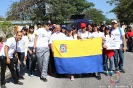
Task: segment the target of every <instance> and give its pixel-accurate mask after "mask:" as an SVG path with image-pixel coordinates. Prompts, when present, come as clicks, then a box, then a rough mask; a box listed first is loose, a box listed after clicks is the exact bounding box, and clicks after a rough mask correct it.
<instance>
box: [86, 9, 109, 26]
mask: <svg viewBox="0 0 133 88" xmlns="http://www.w3.org/2000/svg"><path fill="white" fill-rule="evenodd" d="M102 13H103V12H102V11H101V10H98V9H96V8H91V9H88V10H86V11H84V14H85V15H88V16H89V17H90V18H91V20H92V21H93V22H95V23H97V24H99V23H100V22H103V21H106V20H107V18H106V17H105V15H103V14H102Z"/></svg>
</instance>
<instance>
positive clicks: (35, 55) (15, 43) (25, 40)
mask: <svg viewBox="0 0 133 88" xmlns="http://www.w3.org/2000/svg"><path fill="white" fill-rule="evenodd" d="M37 27H38V28H37V29H35V28H34V26H33V25H30V26H29V28H26V27H23V28H22V30H21V31H18V32H17V33H16V35H15V36H14V37H11V38H8V39H7V41H6V42H5V43H4V44H3V38H0V60H1V88H6V86H5V71H6V66H8V68H9V69H10V71H11V74H12V77H13V80H14V82H15V84H19V85H23V83H22V82H20V81H19V79H24V77H23V76H24V68H25V64H24V60H26V67H27V69H28V70H29V76H31V77H32V76H34V75H36V70H35V68H36V65H38V67H39V71H40V73H41V75H40V80H42V81H44V82H47V73H48V69H50V70H52V71H55V72H56V69H55V64H54V58H53V57H54V56H53V53H54V51H53V47H52V43H53V41H54V40H73V39H74V40H76V39H79V40H80V39H89V38H102V40H103V42H102V46H101V47H102V48H101V49H102V51H103V68H104V70H105V73H106V75H111V76H112V75H113V73H114V71H113V64H114V66H115V72H119V71H120V72H123V73H125V70H124V69H123V64H124V52H125V51H126V39H125V32H124V30H123V29H122V28H120V27H119V26H118V23H117V21H116V20H113V21H112V26H105V25H101V27H98V25H97V24H86V23H84V22H82V23H81V24H80V29H78V28H77V27H76V26H72V27H66V26H65V25H62V26H61V25H58V24H53V25H52V24H51V22H49V21H48V22H46V23H45V25H44V27H42V24H41V23H38V24H37ZM111 38H112V39H115V40H119V41H121V43H120V49H114V50H108V49H107V47H108V46H107V45H106V40H108V39H111ZM118 56H119V58H118ZM16 58H18V59H17V60H18V63H17V64H16V65H14V59H16ZM108 60H109V62H110V66H109V67H108ZM113 61H114V63H113ZM36 63H37V64H36ZM14 66H15V68H16V69H14ZM49 67H50V68H49ZM93 74H95V73H93ZM69 75H70V79H71V80H74V74H69ZM97 78H98V80H100V79H101V75H100V73H98V74H97Z"/></svg>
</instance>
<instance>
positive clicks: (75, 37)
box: [72, 26, 78, 39]
mask: <svg viewBox="0 0 133 88" xmlns="http://www.w3.org/2000/svg"><path fill="white" fill-rule="evenodd" d="M72 35H73V37H74V39H77V36H78V35H77V28H76V27H75V26H72Z"/></svg>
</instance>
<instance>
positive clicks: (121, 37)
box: [111, 20, 126, 73]
mask: <svg viewBox="0 0 133 88" xmlns="http://www.w3.org/2000/svg"><path fill="white" fill-rule="evenodd" d="M112 28H113V29H112V30H111V36H113V38H114V40H118V41H121V42H120V49H115V50H114V52H115V55H114V63H115V70H116V71H117V72H119V70H120V71H121V72H123V73H125V70H124V69H123V64H124V52H125V51H126V40H125V32H124V30H123V29H122V28H120V27H118V23H117V21H116V20H113V21H112ZM118 55H119V60H118ZM118 61H119V62H118Z"/></svg>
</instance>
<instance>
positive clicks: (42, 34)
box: [33, 24, 51, 82]
mask: <svg viewBox="0 0 133 88" xmlns="http://www.w3.org/2000/svg"><path fill="white" fill-rule="evenodd" d="M49 28H50V25H49V24H46V25H45V27H44V28H39V29H38V31H37V33H36V37H35V40H34V49H33V51H34V52H36V56H37V61H38V66H39V69H40V72H41V77H40V79H41V80H43V81H44V82H47V79H46V77H47V69H48V62H49V55H50V52H49V44H48V42H49V40H50V36H51V31H50V30H49Z"/></svg>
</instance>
